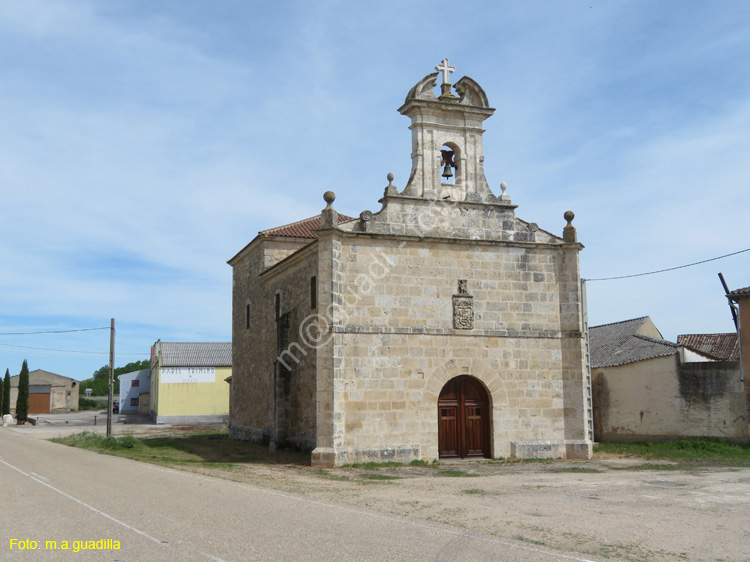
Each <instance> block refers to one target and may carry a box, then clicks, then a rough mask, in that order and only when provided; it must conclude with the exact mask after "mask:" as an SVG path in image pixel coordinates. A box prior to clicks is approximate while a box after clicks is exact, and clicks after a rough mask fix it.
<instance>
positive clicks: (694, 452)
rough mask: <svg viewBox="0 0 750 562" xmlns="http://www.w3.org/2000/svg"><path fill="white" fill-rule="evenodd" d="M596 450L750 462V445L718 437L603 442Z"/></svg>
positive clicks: (655, 457) (739, 463) (738, 463)
mask: <svg viewBox="0 0 750 562" xmlns="http://www.w3.org/2000/svg"><path fill="white" fill-rule="evenodd" d="M594 451H595V452H596V453H605V454H617V455H624V456H628V457H644V458H646V459H650V460H675V461H709V462H712V463H718V464H724V465H734V466H750V445H742V444H738V443H727V442H726V441H719V440H714V439H678V440H676V441H670V442H667V443H599V444H597V445H596V446H595V447H594Z"/></svg>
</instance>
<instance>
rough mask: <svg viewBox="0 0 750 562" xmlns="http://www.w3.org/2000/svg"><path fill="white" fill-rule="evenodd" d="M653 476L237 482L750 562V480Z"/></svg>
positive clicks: (247, 478) (510, 530) (585, 468)
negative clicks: (749, 561)
mask: <svg viewBox="0 0 750 562" xmlns="http://www.w3.org/2000/svg"><path fill="white" fill-rule="evenodd" d="M660 464H661V463H660ZM647 465H649V466H651V468H646V466H647ZM653 466H654V464H652V463H645V461H643V460H642V459H616V458H610V459H598V460H595V461H589V462H585V463H584V462H576V463H572V462H562V461H560V462H544V463H515V464H507V463H488V462H478V461H470V462H465V461H464V462H461V463H450V464H448V463H441V464H440V465H439V466H438V467H436V468H433V467H392V468H379V469H374V470H366V469H356V468H340V469H335V470H316V469H312V468H310V467H300V466H293V465H282V466H267V465H252V466H247V465H242V466H237V467H236V468H235V469H234V470H233V471H232V472H231V478H232V479H233V480H237V481H242V482H248V483H252V484H254V485H257V486H263V487H269V488H273V489H275V490H281V491H286V492H288V493H290V494H303V495H305V496H308V497H313V498H315V499H317V500H320V501H323V502H326V503H338V504H346V505H351V506H357V507H360V508H362V509H367V510H377V511H379V512H382V513H387V514H390V515H395V516H397V517H399V518H403V519H408V520H424V521H429V522H436V523H441V524H445V525H449V526H451V527H458V528H461V529H463V530H466V531H470V532H480V533H487V534H490V535H494V536H498V537H504V538H512V539H516V540H521V541H526V542H529V543H533V544H539V545H545V546H547V547H551V548H560V549H565V550H573V551H577V552H580V553H584V554H592V555H596V556H603V557H607V558H612V559H618V560H643V561H673V560H691V561H692V560H695V561H747V560H750V552H748V545H750V469H744V468H743V469H727V468H716V467H713V468H711V467H706V466H695V467H694V468H692V469H690V470H684V469H680V470H670V469H655V468H653ZM662 466H664V467H666V466H670V464H669V463H663V464H662ZM673 467H674V465H672V466H671V467H670V468H673ZM205 472H206V473H208V474H212V473H213V474H217V471H216V470H207V471H205ZM221 472H222V473H223V476H224V477H226V472H225V471H223V470H222V471H221ZM217 475H218V474H217ZM389 477H392V479H384V478H389ZM373 478H376V479H373Z"/></svg>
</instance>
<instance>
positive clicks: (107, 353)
mask: <svg viewBox="0 0 750 562" xmlns="http://www.w3.org/2000/svg"><path fill="white" fill-rule="evenodd" d="M107 329H109V328H107ZM0 346H2V347H17V348H21V349H36V350H39V351H59V352H61V353H85V354H89V355H109V351H81V350H76V349H50V348H49V347H31V346H28V345H12V344H9V343H0ZM118 355H144V354H143V353H129V352H125V351H120V352H118Z"/></svg>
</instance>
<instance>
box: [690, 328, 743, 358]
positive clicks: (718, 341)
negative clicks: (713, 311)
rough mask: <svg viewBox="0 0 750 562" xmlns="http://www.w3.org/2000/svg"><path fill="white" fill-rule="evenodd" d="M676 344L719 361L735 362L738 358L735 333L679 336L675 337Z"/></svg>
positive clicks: (738, 345)
mask: <svg viewBox="0 0 750 562" xmlns="http://www.w3.org/2000/svg"><path fill="white" fill-rule="evenodd" d="M677 343H678V344H679V345H684V346H685V347H689V348H690V349H694V350H695V351H697V352H698V353H702V354H704V355H708V356H710V357H713V358H714V359H719V360H721V361H737V360H738V359H739V358H740V344H739V340H738V339H737V334H736V333H730V334H680V335H679V336H677Z"/></svg>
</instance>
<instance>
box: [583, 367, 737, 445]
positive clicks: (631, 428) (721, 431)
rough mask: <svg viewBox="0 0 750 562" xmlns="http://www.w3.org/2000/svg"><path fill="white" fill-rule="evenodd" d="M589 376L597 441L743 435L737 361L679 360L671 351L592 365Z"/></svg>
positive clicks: (733, 436)
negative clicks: (623, 362) (598, 366)
mask: <svg viewBox="0 0 750 562" xmlns="http://www.w3.org/2000/svg"><path fill="white" fill-rule="evenodd" d="M593 379H594V380H593V393H594V426H595V437H596V440H597V441H603V442H632V441H662V440H669V439H675V438H679V437H715V438H722V439H730V440H736V441H746V440H748V437H749V433H748V424H747V422H746V421H745V419H743V416H744V414H745V412H744V409H745V395H744V388H743V383H742V382H741V381H740V376H739V365H738V363H737V362H732V361H715V362H696V363H680V361H679V357H678V354H677V353H675V354H674V355H671V356H667V357H657V358H654V359H648V360H645V361H638V362H636V363H630V364H627V365H621V366H618V367H607V368H603V369H595V370H594V372H593Z"/></svg>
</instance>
